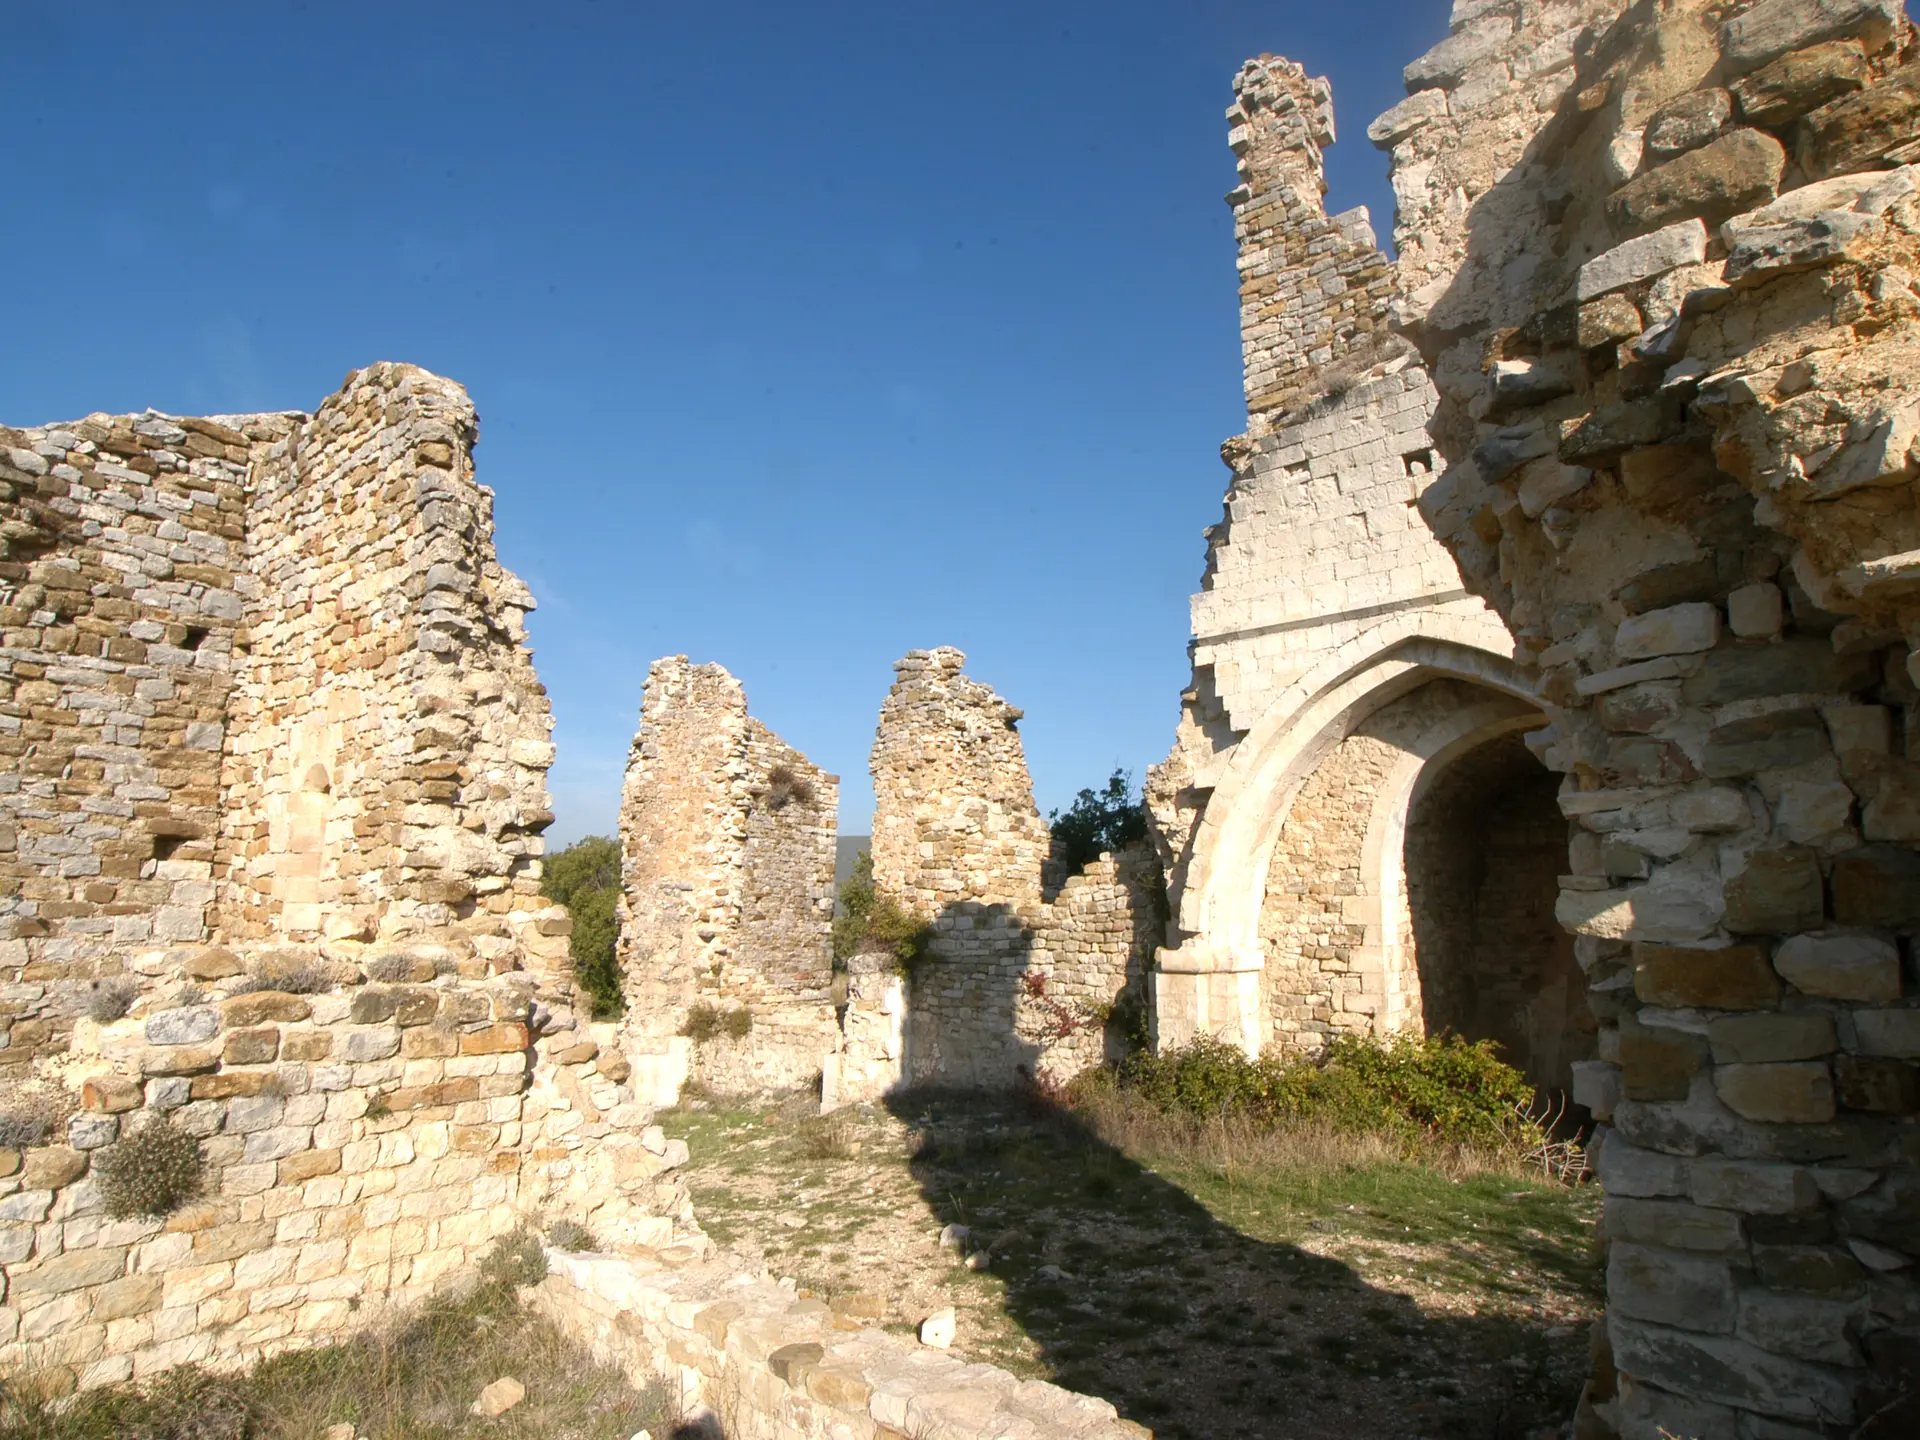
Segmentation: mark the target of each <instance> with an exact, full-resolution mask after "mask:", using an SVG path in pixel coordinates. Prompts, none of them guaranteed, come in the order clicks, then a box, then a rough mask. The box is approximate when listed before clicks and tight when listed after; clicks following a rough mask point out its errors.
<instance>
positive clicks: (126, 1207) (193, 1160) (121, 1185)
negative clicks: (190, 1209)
mask: <svg viewBox="0 0 1920 1440" xmlns="http://www.w3.org/2000/svg"><path fill="white" fill-rule="evenodd" d="M93 1168H94V1173H95V1175H96V1176H97V1177H98V1178H99V1181H100V1198H101V1199H102V1200H103V1201H104V1202H105V1203H106V1207H107V1213H108V1214H109V1215H111V1216H113V1217H114V1218H115V1219H119V1220H124V1219H126V1218H127V1217H128V1216H130V1215H149V1216H158V1215H167V1214H171V1213H172V1212H173V1211H175V1210H177V1209H179V1208H180V1206H181V1205H183V1204H185V1203H186V1202H187V1201H189V1200H191V1199H193V1197H194V1196H196V1195H198V1194H199V1193H200V1186H201V1184H202V1182H203V1181H204V1180H205V1178H206V1160H205V1158H204V1157H203V1156H202V1155H201V1153H200V1142H199V1141H198V1140H196V1139H194V1138H193V1136H191V1135H189V1134H188V1133H187V1132H186V1131H184V1130H182V1129H180V1128H179V1127H177V1126H176V1125H174V1124H173V1122H172V1121H170V1120H166V1119H162V1118H159V1117H156V1118H154V1119H153V1120H150V1121H148V1122H147V1124H146V1125H144V1126H142V1127H141V1128H140V1129H138V1130H135V1131H133V1132H131V1133H130V1134H123V1135H122V1136H121V1138H120V1140H119V1141H118V1142H117V1143H115V1144H113V1145H110V1146H108V1147H107V1149H106V1151H105V1153H104V1154H102V1155H101V1156H100V1157H99V1159H97V1160H96V1161H95V1162H94V1167H93Z"/></svg>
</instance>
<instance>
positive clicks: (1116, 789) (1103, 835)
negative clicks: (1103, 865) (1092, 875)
mask: <svg viewBox="0 0 1920 1440" xmlns="http://www.w3.org/2000/svg"><path fill="white" fill-rule="evenodd" d="M1047 823H1048V824H1050V825H1051V826H1052V827H1053V850H1054V855H1055V857H1056V858H1058V859H1060V860H1062V861H1064V862H1065V863H1066V866H1067V868H1068V869H1069V870H1071V871H1079V870H1083V869H1085V868H1086V865H1087V862H1088V861H1090V860H1097V859H1099V858H1100V856H1101V855H1102V854H1104V853H1106V852H1109V851H1110V852H1112V853H1114V854H1118V853H1119V852H1120V851H1122V850H1124V849H1126V848H1127V846H1129V845H1131V844H1133V843H1134V842H1135V841H1139V840H1144V839H1146V838H1147V802H1146V798H1145V796H1144V795H1143V796H1142V797H1141V798H1140V799H1137V800H1136V799H1134V798H1133V777H1132V776H1131V775H1129V774H1128V773H1127V772H1126V771H1125V770H1116V771H1114V772H1113V774H1111V775H1109V776H1108V777H1107V786H1106V789H1104V790H1102V791H1100V792H1099V793H1097V794H1096V793H1095V792H1094V791H1092V790H1082V791H1081V792H1080V793H1079V794H1078V795H1076V796H1075V797H1074V800H1073V804H1072V806H1071V807H1070V808H1069V809H1068V810H1067V813H1066V814H1064V815H1062V814H1061V813H1060V812H1059V811H1058V810H1055V811H1053V812H1052V813H1051V814H1049V815H1048V816H1047Z"/></svg>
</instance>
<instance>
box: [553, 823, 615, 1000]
mask: <svg viewBox="0 0 1920 1440" xmlns="http://www.w3.org/2000/svg"><path fill="white" fill-rule="evenodd" d="M540 893H541V894H542V895H545V896H546V897H547V898H548V899H549V900H552V901H555V902H556V903H558V904H561V905H564V906H566V907H567V909H568V911H569V912H570V913H571V914H572V915H573V936H572V939H571V940H569V942H568V953H569V954H570V955H571V956H572V957H573V978H574V979H575V980H576V981H578V982H579V985H580V988H581V989H582V990H583V991H585V992H586V995H587V1000H588V1004H589V1006H590V1008H591V1010H592V1013H593V1018H594V1019H596V1020H609V1019H612V1018H613V1017H614V1016H616V1015H618V1014H620V1013H621V1012H622V1011H624V1010H625V1009H626V1008H627V1002H626V997H625V996H624V995H622V994H621V991H620V967H619V965H618V964H617V963H616V962H615V959H614V943H615V942H616V941H617V940H618V939H619V938H620V921H619V917H618V916H617V915H616V913H615V911H614V906H615V903H616V902H617V901H618V900H619V898H620V845H619V842H618V841H615V840H610V839H608V838H607V837H606V836H605V835H589V836H587V837H586V838H585V839H583V840H576V841H575V842H574V843H573V844H571V845H569V846H568V847H567V848H566V849H564V850H562V851H560V852H559V853H557V854H554V855H549V856H548V857H547V859H546V863H545V865H544V866H543V867H542V870H541V880H540Z"/></svg>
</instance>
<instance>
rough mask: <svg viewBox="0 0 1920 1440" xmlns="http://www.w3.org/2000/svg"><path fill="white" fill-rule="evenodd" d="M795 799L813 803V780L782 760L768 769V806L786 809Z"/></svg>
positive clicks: (772, 808) (773, 808)
mask: <svg viewBox="0 0 1920 1440" xmlns="http://www.w3.org/2000/svg"><path fill="white" fill-rule="evenodd" d="M795 801H798V802H799V803H800V804H802V805H811V804H812V803H813V781H811V780H809V779H808V778H807V777H806V776H805V775H802V774H801V773H800V772H799V771H798V770H795V769H794V768H793V767H792V766H791V765H788V764H787V763H785V762H784V761H782V762H781V763H780V764H778V765H775V766H774V767H773V768H772V769H771V770H769V771H767V808H768V809H769V810H784V809H785V808H786V807H787V806H788V805H790V804H792V803H794V802H795Z"/></svg>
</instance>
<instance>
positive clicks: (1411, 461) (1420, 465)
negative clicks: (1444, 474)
mask: <svg viewBox="0 0 1920 1440" xmlns="http://www.w3.org/2000/svg"><path fill="white" fill-rule="evenodd" d="M1400 463H1401V464H1402V465H1404V466H1406V467H1407V474H1409V475H1431V474H1432V473H1433V451H1431V450H1409V451H1408V452H1407V453H1406V454H1404V455H1402V456H1401V457H1400Z"/></svg>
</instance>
